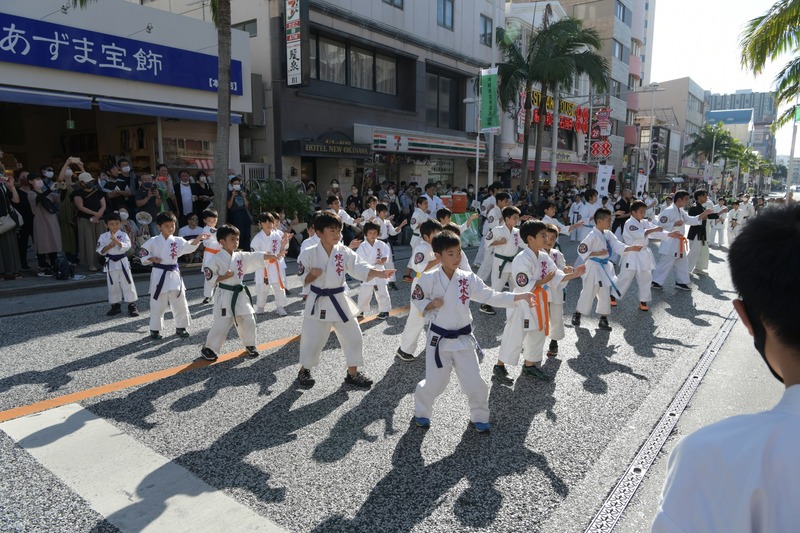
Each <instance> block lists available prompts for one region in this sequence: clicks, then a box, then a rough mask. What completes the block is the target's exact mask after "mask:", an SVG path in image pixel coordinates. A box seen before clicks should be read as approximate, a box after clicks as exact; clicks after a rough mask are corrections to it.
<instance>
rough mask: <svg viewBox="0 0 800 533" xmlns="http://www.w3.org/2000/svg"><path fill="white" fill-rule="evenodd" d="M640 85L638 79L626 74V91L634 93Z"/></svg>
mask: <svg viewBox="0 0 800 533" xmlns="http://www.w3.org/2000/svg"><path fill="white" fill-rule="evenodd" d="M640 84H641V82H640V81H639V79H638V78H637V77H636V76H634V75H633V74H628V90H629V91H635V90H636V88H637V87H639V85H640Z"/></svg>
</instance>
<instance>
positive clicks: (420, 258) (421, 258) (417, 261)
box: [414, 252, 425, 265]
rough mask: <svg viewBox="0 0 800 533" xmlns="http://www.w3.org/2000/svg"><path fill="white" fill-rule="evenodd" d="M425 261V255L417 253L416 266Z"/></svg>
mask: <svg viewBox="0 0 800 533" xmlns="http://www.w3.org/2000/svg"><path fill="white" fill-rule="evenodd" d="M424 259H425V254H423V253H422V252H417V253H416V254H414V264H415V265H418V264H420V263H422V261H423V260H424Z"/></svg>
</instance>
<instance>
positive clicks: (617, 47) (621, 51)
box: [611, 39, 625, 61]
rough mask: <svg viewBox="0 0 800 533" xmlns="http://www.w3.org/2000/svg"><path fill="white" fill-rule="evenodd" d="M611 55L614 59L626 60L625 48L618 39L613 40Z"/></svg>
mask: <svg viewBox="0 0 800 533" xmlns="http://www.w3.org/2000/svg"><path fill="white" fill-rule="evenodd" d="M611 53H612V54H613V55H614V57H616V58H617V59H619V60H620V61H623V60H624V58H625V47H624V46H622V43H621V42H619V41H617V40H616V39H612V42H611Z"/></svg>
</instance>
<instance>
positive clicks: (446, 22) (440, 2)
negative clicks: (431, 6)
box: [436, 0, 455, 30]
mask: <svg viewBox="0 0 800 533" xmlns="http://www.w3.org/2000/svg"><path fill="white" fill-rule="evenodd" d="M454 1H455V0H436V23H437V24H438V25H439V26H441V27H442V28H447V29H448V30H452V29H453V2H454Z"/></svg>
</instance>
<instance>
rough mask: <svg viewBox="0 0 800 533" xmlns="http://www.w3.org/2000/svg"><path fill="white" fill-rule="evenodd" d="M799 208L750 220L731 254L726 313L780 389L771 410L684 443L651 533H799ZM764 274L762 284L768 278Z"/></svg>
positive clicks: (672, 457) (722, 424) (769, 212)
mask: <svg viewBox="0 0 800 533" xmlns="http://www.w3.org/2000/svg"><path fill="white" fill-rule="evenodd" d="M798 242H800V206H792V207H787V208H776V209H770V210H767V211H765V212H764V213H762V214H761V215H760V216H758V217H756V218H754V219H752V220H751V221H750V223H749V224H747V226H746V227H745V228H744V229H743V230H742V232H741V234H740V235H739V236H738V237H737V238H736V240H735V241H734V242H733V244H732V245H731V248H730V252H729V254H728V262H729V264H730V269H731V277H732V279H733V284H734V287H735V288H736V291H737V292H738V294H739V298H738V299H736V300H733V307H734V308H735V309H736V312H737V313H738V314H739V317H740V318H741V320H742V324H744V326H745V327H746V328H747V330H748V332H749V333H750V335H751V336H752V337H753V341H754V344H755V348H756V351H757V352H758V353H759V354H760V355H761V357H762V358H763V359H764V362H765V363H766V365H767V368H769V370H770V372H771V373H772V375H773V376H774V377H775V379H777V380H778V381H780V382H781V383H783V385H784V386H785V387H786V389H785V390H784V392H783V397H782V398H781V400H780V402H778V405H776V406H775V407H773V408H772V409H770V410H769V411H764V412H762V413H756V414H749V415H740V416H734V417H731V418H728V419H726V420H723V421H721V422H718V423H716V424H712V425H710V426H707V427H704V428H702V429H700V430H698V431H696V432H694V433H692V434H691V435H689V436H687V437H684V438H683V439H682V440H681V441H680V442H679V443H678V444H677V446H675V449H674V450H673V451H672V453H671V454H670V458H669V466H668V470H667V479H666V482H665V484H664V490H663V492H662V494H661V505H660V507H659V510H658V514H657V515H656V517H655V520H654V522H653V527H652V531H654V532H666V531H725V532H735V531H797V528H798V524H800V506H799V505H797V502H798V501H800V459H798V454H797V450H798V442H800V330H798V328H797V325H796V324H797V314H796V313H795V312H791V311H789V312H787V310H790V309H796V308H795V307H794V306H795V305H797V301H798V300H799V299H800V284H798V283H797V280H796V272H797V271H798V269H800V249H798V247H797V243H798ZM765 265H772V266H771V267H769V275H765Z"/></svg>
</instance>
